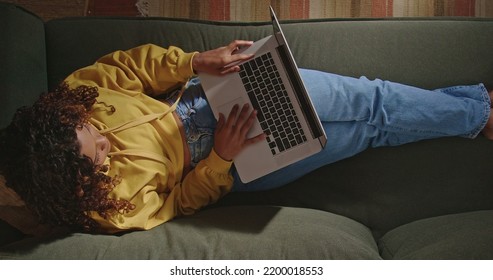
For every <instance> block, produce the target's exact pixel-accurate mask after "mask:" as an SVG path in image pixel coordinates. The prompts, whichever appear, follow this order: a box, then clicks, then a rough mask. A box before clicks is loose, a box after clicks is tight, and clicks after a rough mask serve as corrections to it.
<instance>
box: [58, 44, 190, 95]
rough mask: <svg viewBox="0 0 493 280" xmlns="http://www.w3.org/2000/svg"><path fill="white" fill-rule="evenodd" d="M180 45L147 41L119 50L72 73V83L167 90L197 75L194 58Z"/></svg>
mask: <svg viewBox="0 0 493 280" xmlns="http://www.w3.org/2000/svg"><path fill="white" fill-rule="evenodd" d="M196 53H197V52H192V53H186V52H184V51H183V50H182V49H180V48H177V47H173V46H171V47H169V48H167V49H165V48H162V47H159V46H156V45H153V44H147V45H142V46H139V47H136V48H133V49H130V50H127V51H115V52H113V53H110V54H108V55H106V56H103V57H101V58H100V59H99V60H97V61H96V63H94V64H93V65H91V66H88V67H85V68H82V69H80V70H78V71H76V72H74V73H73V74H71V75H70V76H69V77H67V79H66V80H67V81H68V82H69V84H70V85H71V86H77V85H78V84H79V83H83V84H84V85H93V86H98V87H102V88H111V89H115V90H120V91H125V90H128V91H131V92H141V93H145V94H147V95H150V96H155V95H158V94H161V93H163V92H164V91H166V90H167V89H170V88H172V87H174V86H176V85H177V84H180V83H184V82H185V81H186V80H187V79H189V78H190V77H192V76H193V75H194V71H193V68H192V59H193V57H194V55H195V54H196Z"/></svg>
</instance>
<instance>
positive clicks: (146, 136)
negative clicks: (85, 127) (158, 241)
mask: <svg viewBox="0 0 493 280" xmlns="http://www.w3.org/2000/svg"><path fill="white" fill-rule="evenodd" d="M194 55H195V53H185V52H183V51H182V50H181V49H179V48H176V47H170V48H168V49H164V48H161V47H158V46H155V45H151V44H149V45H144V46H140V47H137V48H134V49H131V50H128V51H117V52H114V53H111V54H109V55H106V56H104V57H102V58H101V59H99V60H98V61H97V62H96V63H95V64H93V65H91V66H88V67H85V68H82V69H80V70H78V71H76V72H74V73H72V74H71V75H70V76H68V77H67V78H66V80H65V81H66V82H67V83H68V85H69V86H70V87H72V88H75V87H77V86H81V85H86V86H96V87H98V89H99V97H98V101H99V102H100V103H99V104H96V105H95V107H94V112H93V114H92V116H91V120H90V122H91V123H92V124H93V125H94V126H96V128H98V129H99V130H100V131H101V132H102V133H104V134H106V136H107V137H108V139H109V140H110V142H111V143H112V148H111V152H110V157H108V158H107V159H106V162H105V163H107V164H109V166H110V171H109V173H108V175H109V176H114V175H119V176H121V177H122V181H121V183H120V184H119V185H117V187H116V188H115V189H114V190H113V191H112V192H111V194H110V196H111V197H112V198H115V199H126V200H129V201H130V202H131V203H132V204H134V205H135V207H136V208H135V209H134V210H132V211H130V212H129V213H127V214H115V215H114V216H112V217H111V218H109V219H107V220H105V219H103V218H101V217H100V216H99V215H97V214H96V213H92V216H93V218H94V219H95V220H96V221H98V222H99V223H100V224H101V226H102V228H103V229H104V230H106V231H108V232H115V231H119V230H126V229H150V228H153V227H155V226H157V225H159V224H162V223H164V222H166V221H169V220H171V219H173V218H174V217H175V216H178V215H187V214H192V213H194V212H195V211H196V210H198V209H200V208H201V207H203V206H206V205H208V204H210V203H213V202H215V201H217V200H218V199H219V198H220V197H221V196H223V195H224V194H226V193H227V192H229V191H230V189H231V186H232V184H233V179H232V176H231V175H230V174H229V169H230V168H231V164H232V163H231V162H229V161H224V160H223V159H221V158H220V157H219V156H218V155H217V154H216V153H215V152H214V150H213V151H212V152H211V154H210V155H209V157H208V158H206V159H205V160H203V161H201V162H200V163H199V164H198V165H197V166H196V167H195V168H194V169H193V170H192V171H191V172H190V173H188V174H187V175H186V177H185V178H184V179H183V181H181V178H182V172H183V165H184V147H183V140H182V138H181V135H180V130H179V127H178V124H177V123H176V121H175V119H174V117H173V114H171V113H168V112H170V111H172V110H174V107H173V106H171V107H170V106H169V105H167V104H166V103H163V102H161V101H159V100H156V99H154V98H153V97H152V96H156V95H160V94H162V93H163V92H165V91H166V90H168V89H170V88H172V87H174V86H176V85H177V84H183V83H184V82H186V81H187V79H189V78H190V77H192V76H193V75H194V72H193V69H192V66H191V63H192V58H193V56H194ZM103 102H104V103H105V104H107V105H113V106H114V107H115V109H116V111H115V112H111V110H109V109H108V107H107V106H104V105H103ZM140 123H142V124H140ZM125 124H126V125H125ZM122 125H123V126H122Z"/></svg>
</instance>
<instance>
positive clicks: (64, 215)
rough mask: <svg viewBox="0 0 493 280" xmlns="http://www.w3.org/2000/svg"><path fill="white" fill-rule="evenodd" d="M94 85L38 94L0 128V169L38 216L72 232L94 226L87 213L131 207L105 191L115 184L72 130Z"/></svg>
mask: <svg viewBox="0 0 493 280" xmlns="http://www.w3.org/2000/svg"><path fill="white" fill-rule="evenodd" d="M98 96H99V94H98V90H97V88H96V87H88V86H80V87H77V88H75V89H70V88H69V86H68V85H67V84H66V83H62V84H61V85H59V86H58V87H57V88H56V89H55V90H54V91H52V92H48V93H43V94H41V96H40V97H39V99H38V100H37V101H36V102H35V104H34V105H33V106H32V107H22V108H20V109H18V110H17V112H16V114H15V116H14V118H13V120H12V122H11V124H10V125H9V126H7V127H6V128H5V129H2V130H1V131H0V155H1V159H0V170H1V171H0V172H1V173H3V175H4V177H5V179H6V181H7V185H8V186H9V187H11V188H12V189H14V190H15V191H16V192H17V193H18V194H19V196H20V197H21V198H22V199H23V200H24V201H25V203H26V205H27V206H28V207H29V208H31V209H32V210H33V211H34V212H35V213H37V214H38V215H39V217H40V218H41V220H42V221H43V222H45V223H48V224H51V225H53V226H65V227H69V228H71V229H72V230H77V231H93V232H94V231H98V229H99V228H100V227H99V224H98V223H97V222H96V221H94V220H93V219H92V218H91V216H90V212H91V211H95V212H97V213H98V214H99V215H100V216H102V217H103V218H107V217H109V215H113V214H115V213H117V212H120V213H123V212H127V211H130V210H132V209H133V208H134V206H133V205H132V204H131V203H130V202H128V201H126V200H117V199H111V198H109V197H108V194H109V193H110V192H111V191H112V190H113V188H114V187H115V186H116V185H117V184H118V183H119V178H118V177H109V176H107V175H106V174H105V172H106V171H108V166H105V165H95V164H94V163H93V161H92V159H90V158H89V157H86V156H83V155H81V153H80V144H79V142H78V140H77V134H76V129H78V128H82V126H83V125H84V124H85V123H86V122H87V121H88V119H89V116H90V114H91V110H92V106H93V105H94V103H96V102H97V101H96V98H97V97H98Z"/></svg>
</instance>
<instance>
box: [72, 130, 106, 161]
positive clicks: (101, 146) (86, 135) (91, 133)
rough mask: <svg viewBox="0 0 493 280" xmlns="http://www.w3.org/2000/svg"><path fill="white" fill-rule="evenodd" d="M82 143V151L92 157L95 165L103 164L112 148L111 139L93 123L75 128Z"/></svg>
mask: <svg viewBox="0 0 493 280" xmlns="http://www.w3.org/2000/svg"><path fill="white" fill-rule="evenodd" d="M75 131H76V132H77V140H78V141H79V143H80V153H81V154H82V155H84V156H87V157H89V158H90V159H92V161H93V162H94V164H95V165H100V164H103V163H104V161H105V159H106V156H108V153H109V151H110V148H111V144H110V141H109V140H108V138H106V136H103V135H101V134H100V133H99V131H98V130H97V129H96V128H95V127H94V126H93V125H91V124H84V125H83V126H82V128H80V129H79V128H77V129H75Z"/></svg>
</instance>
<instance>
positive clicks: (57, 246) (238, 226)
mask: <svg viewBox="0 0 493 280" xmlns="http://www.w3.org/2000/svg"><path fill="white" fill-rule="evenodd" d="M81 244H83V245H84V246H81ZM0 258H4V259H5V258H7V259H10V258H13V259H16V258H19V259H379V258H380V257H379V254H378V250H377V246H376V243H375V241H374V239H373V237H372V235H371V233H370V230H369V229H368V228H366V227H365V226H363V225H361V224H360V223H358V222H355V221H353V220H350V219H348V218H345V217H342V216H338V215H335V214H331V213H327V212H323V211H319V210H311V209H303V208H288V207H269V206H258V207H257V206H243V207H226V208H216V209H210V210H205V211H202V212H199V213H197V214H196V215H192V216H188V217H184V218H179V219H176V220H174V221H171V222H168V223H165V224H163V225H161V226H158V227H156V228H154V229H152V230H149V231H140V232H131V233H127V234H124V235H122V236H101V235H90V234H79V233H77V234H71V235H69V236H65V237H58V238H52V239H50V240H44V241H43V242H39V239H32V240H27V241H24V242H23V243H17V245H16V246H11V247H5V248H3V249H1V250H0Z"/></svg>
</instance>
